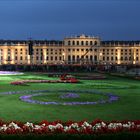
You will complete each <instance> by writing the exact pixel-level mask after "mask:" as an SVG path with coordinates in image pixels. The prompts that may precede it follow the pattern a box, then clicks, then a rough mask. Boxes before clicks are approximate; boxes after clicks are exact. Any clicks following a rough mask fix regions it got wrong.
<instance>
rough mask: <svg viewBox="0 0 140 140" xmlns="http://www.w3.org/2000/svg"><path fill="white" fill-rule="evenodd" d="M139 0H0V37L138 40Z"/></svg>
mask: <svg viewBox="0 0 140 140" xmlns="http://www.w3.org/2000/svg"><path fill="white" fill-rule="evenodd" d="M139 13H140V0H0V39H28V38H30V37H31V38H33V39H60V40H61V39H63V38H64V37H66V36H74V35H79V34H82V33H84V34H86V35H92V36H100V37H101V39H102V40H140V16H139V15H140V14H139Z"/></svg>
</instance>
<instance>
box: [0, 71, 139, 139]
mask: <svg viewBox="0 0 140 140" xmlns="http://www.w3.org/2000/svg"><path fill="white" fill-rule="evenodd" d="M0 119H1V120H0V134H1V138H2V137H7V135H5V134H10V135H11V134H12V135H14V136H15V137H13V139H15V138H16V137H17V135H22V136H23V135H24V138H27V137H26V136H27V135H28V137H30V136H31V134H32V135H41V136H42V138H45V136H44V135H47V137H48V138H49V137H50V135H52V134H55V135H63V134H67V135H68V136H69V135H71V134H75V135H76V137H77V139H78V138H80V137H79V136H81V135H84V136H85V137H86V136H87V137H86V139H90V137H89V135H90V136H92V137H95V136H97V135H99V134H102V135H100V137H101V136H103V135H106V134H110V135H109V137H112V134H114V133H115V134H116V132H117V135H116V136H118V137H120V133H123V134H124V133H129V132H131V133H129V134H128V135H131V136H132V137H133V136H134V134H135V136H138V134H139V132H140V121H139V120H140V81H139V80H136V79H132V78H128V77H118V76H112V75H109V74H100V73H86V74H85V73H69V74H63V73H39V72H38V73H36V72H32V73H29V72H26V73H21V72H20V73H18V72H17V73H16V72H12V73H11V72H4V71H3V72H1V74H0ZM15 134H16V135H15ZM29 134H30V135H29ZM136 134H137V135H136ZM25 135H26V136H25ZM128 135H127V136H128ZM125 136H126V135H124V137H125ZM63 137H65V136H64V135H63ZM51 138H53V137H51ZM59 138H61V139H62V136H61V137H59ZM59 138H58V139H59ZM69 138H72V136H70V137H69ZM98 138H99V137H98ZM107 138H108V137H107ZM55 139H56V137H55ZM96 139H97V137H96Z"/></svg>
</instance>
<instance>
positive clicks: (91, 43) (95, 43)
mask: <svg viewBox="0 0 140 140" xmlns="http://www.w3.org/2000/svg"><path fill="white" fill-rule="evenodd" d="M67 44H68V46H72V45H73V46H75V45H76V46H79V45H81V46H85V45H86V46H89V45H90V46H92V45H97V41H74V40H73V41H70V40H69V41H68V43H67Z"/></svg>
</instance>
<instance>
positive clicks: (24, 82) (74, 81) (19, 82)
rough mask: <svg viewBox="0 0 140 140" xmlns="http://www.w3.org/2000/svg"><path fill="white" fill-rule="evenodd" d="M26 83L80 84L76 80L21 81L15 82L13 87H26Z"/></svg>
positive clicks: (12, 83)
mask: <svg viewBox="0 0 140 140" xmlns="http://www.w3.org/2000/svg"><path fill="white" fill-rule="evenodd" d="M26 83H78V81H77V80H75V79H69V80H20V81H13V82H11V83H10V84H11V85H26Z"/></svg>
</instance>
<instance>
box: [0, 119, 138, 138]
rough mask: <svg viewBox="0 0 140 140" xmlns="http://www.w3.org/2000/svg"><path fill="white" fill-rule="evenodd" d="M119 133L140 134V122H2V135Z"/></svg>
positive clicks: (0, 125) (0, 124) (0, 131)
mask: <svg viewBox="0 0 140 140" xmlns="http://www.w3.org/2000/svg"><path fill="white" fill-rule="evenodd" d="M119 132H133V133H134V132H140V120H137V121H112V122H105V121H102V120H95V121H93V122H91V123H89V122H87V121H81V122H74V121H67V122H62V121H54V122H48V121H46V120H44V121H42V122H40V123H38V124H34V123H30V122H26V123H21V122H17V121H12V122H3V121H0V134H37V135H38V134H45V135H48V134H90V135H95V134H98V135H99V134H110V133H111V134H112V133H113V134H114V133H119Z"/></svg>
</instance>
